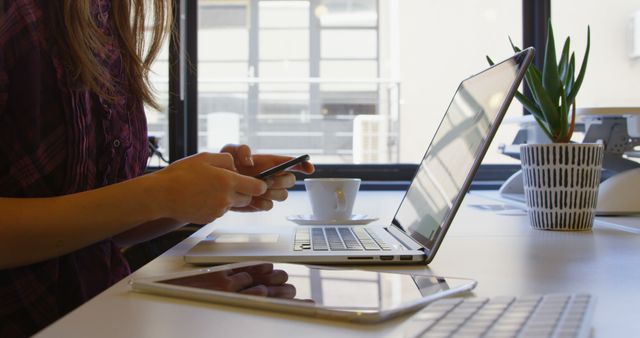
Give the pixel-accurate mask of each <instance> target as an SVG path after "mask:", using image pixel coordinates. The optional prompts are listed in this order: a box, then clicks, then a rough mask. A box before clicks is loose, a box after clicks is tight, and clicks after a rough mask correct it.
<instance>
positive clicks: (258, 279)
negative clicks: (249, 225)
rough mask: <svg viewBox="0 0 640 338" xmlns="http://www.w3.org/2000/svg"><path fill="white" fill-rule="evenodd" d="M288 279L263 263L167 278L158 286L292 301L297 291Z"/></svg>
mask: <svg viewBox="0 0 640 338" xmlns="http://www.w3.org/2000/svg"><path fill="white" fill-rule="evenodd" d="M288 279H289V275H287V273H286V272H285V271H283V270H277V269H276V270H274V269H273V264H271V263H263V264H257V265H251V266H247V267H242V268H237V269H230V270H223V271H216V272H209V273H205V274H200V275H195V276H188V277H182V278H175V279H169V280H165V281H162V282H161V283H166V284H172V285H178V286H188V287H194V288H200V289H208V290H215V291H225V292H237V293H242V294H248V295H254V296H264V297H273V298H285V299H293V297H295V296H296V288H295V287H294V286H293V285H291V284H287V283H286V282H287V280H288Z"/></svg>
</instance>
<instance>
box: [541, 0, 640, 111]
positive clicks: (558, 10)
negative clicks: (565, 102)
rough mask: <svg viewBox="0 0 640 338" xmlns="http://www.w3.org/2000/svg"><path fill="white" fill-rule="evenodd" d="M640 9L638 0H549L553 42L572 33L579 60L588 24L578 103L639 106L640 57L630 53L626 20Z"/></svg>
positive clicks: (583, 47)
mask: <svg viewBox="0 0 640 338" xmlns="http://www.w3.org/2000/svg"><path fill="white" fill-rule="evenodd" d="M577 7H580V10H576V8H577ZM639 10H640V1H638V0H609V1H599V0H561V1H558V0H556V1H552V9H551V16H552V18H553V25H554V30H555V36H556V43H557V44H561V43H564V40H565V38H566V37H567V35H569V36H571V45H572V49H573V50H574V51H576V59H577V60H576V62H577V63H578V64H581V63H582V57H583V55H584V50H585V47H586V43H587V25H590V26H591V53H590V55H589V64H588V66H587V73H586V76H585V80H584V83H583V85H582V89H580V93H579V95H578V97H577V99H576V102H577V104H578V107H580V106H582V107H610V106H613V107H638V106H640V59H631V58H630V57H629V49H630V46H629V44H630V38H631V37H630V34H631V33H630V31H629V25H630V22H629V21H630V18H631V15H632V13H634V12H636V11H639ZM560 48H562V46H561V45H560V46H559V47H557V49H560ZM576 73H577V71H576Z"/></svg>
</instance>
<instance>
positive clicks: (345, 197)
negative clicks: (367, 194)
mask: <svg viewBox="0 0 640 338" xmlns="http://www.w3.org/2000/svg"><path fill="white" fill-rule="evenodd" d="M304 186H305V188H306V189H307V193H308V195H309V200H310V201H311V209H312V210H313V216H314V218H315V219H319V220H347V219H350V218H351V215H352V212H353V205H354V203H355V201H356V194H357V193H358V189H359V188H360V179H359V178H307V179H305V180H304Z"/></svg>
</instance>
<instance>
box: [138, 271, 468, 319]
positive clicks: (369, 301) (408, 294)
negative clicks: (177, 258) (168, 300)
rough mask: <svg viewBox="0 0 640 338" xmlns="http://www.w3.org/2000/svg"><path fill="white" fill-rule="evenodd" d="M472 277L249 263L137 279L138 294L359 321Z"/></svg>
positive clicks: (410, 306)
mask: <svg viewBox="0 0 640 338" xmlns="http://www.w3.org/2000/svg"><path fill="white" fill-rule="evenodd" d="M475 286H476V282H475V281H474V280H471V279H463V278H448V277H447V278H445V277H437V276H425V275H408V274H400V273H394V272H374V271H365V270H354V269H335V268H329V267H319V266H308V265H299V264H284V263H273V264H272V263H264V262H245V263H236V264H228V265H221V266H216V267H211V268H206V269H198V270H194V271H190V272H184V273H177V274H172V275H166V276H159V277H154V278H144V279H134V280H133V281H132V283H131V287H132V289H133V290H134V291H139V292H146V293H153V294H160V295H166V296H173V297H180V298H186V299H193V300H199V301H205V302H212V303H220V304H229V305H234V306H241V307H248V308H251V309H264V310H270V311H279V312H287V313H293V314H298V315H307V316H313V317H322V318H330V319H339V320H346V321H354V322H378V321H382V320H386V319H389V318H393V317H396V316H399V315H401V314H404V313H407V312H410V311H415V310H418V309H420V308H421V307H423V306H425V305H426V304H428V303H430V302H432V301H434V300H436V299H439V298H442V297H447V296H451V295H455V294H459V293H462V292H466V291H469V290H471V289H473V288H474V287H475Z"/></svg>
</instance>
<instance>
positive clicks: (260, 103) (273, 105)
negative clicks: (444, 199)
mask: <svg viewBox="0 0 640 338" xmlns="http://www.w3.org/2000/svg"><path fill="white" fill-rule="evenodd" d="M521 12H522V7H521V4H520V2H514V1H509V0H491V1H483V2H482V3H477V2H475V1H472V0H465V1H458V2H455V3H447V2H442V3H433V2H425V1H419V0H407V1H395V0H244V1H238V0H235V1H230V0H199V2H198V20H199V22H198V25H199V30H198V73H199V75H198V88H199V92H198V149H199V150H200V151H218V150H219V149H220V147H221V146H223V145H224V144H226V143H248V144H250V145H251V146H252V147H253V148H254V149H255V150H256V151H257V152H265V153H267V152H268V153H279V154H289V155H294V154H300V153H309V154H311V155H312V157H313V159H314V162H316V163H332V164H353V163H358V164H366V163H385V164H388V163H416V162H418V161H419V159H420V158H421V156H422V155H423V153H424V150H425V148H426V146H427V142H428V141H429V140H430V139H431V136H432V135H433V133H434V131H435V127H436V126H437V125H438V122H439V121H440V119H441V117H442V114H443V113H444V111H445V109H446V107H447V105H448V103H449V100H450V99H451V96H452V95H453V92H454V91H455V88H456V86H457V84H458V82H459V81H460V80H461V79H463V78H465V77H467V76H469V75H471V74H473V73H475V72H477V71H479V70H481V69H483V68H485V67H486V66H487V64H486V60H485V55H491V56H492V57H493V58H495V59H501V58H506V57H508V56H509V55H511V54H512V52H511V49H510V47H509V43H508V37H509V36H511V37H512V38H513V40H514V41H515V43H517V44H520V41H521V36H522V19H521V17H522V15H521ZM521 113H522V108H521V106H519V105H518V104H517V103H514V104H513V106H512V108H511V110H510V114H511V115H521ZM502 129H504V130H501V133H500V135H499V136H498V137H497V139H498V140H497V141H496V142H494V143H495V144H496V145H494V146H492V147H493V148H494V149H495V148H497V143H500V142H502V143H511V139H512V137H513V136H514V135H515V132H516V130H517V126H516V125H513V126H510V127H504V128H502ZM487 161H488V162H492V163H509V162H510V161H509V158H507V157H506V156H503V155H500V154H498V152H497V151H493V152H490V154H489V155H488V156H487ZM511 162H513V160H512V161H511Z"/></svg>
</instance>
